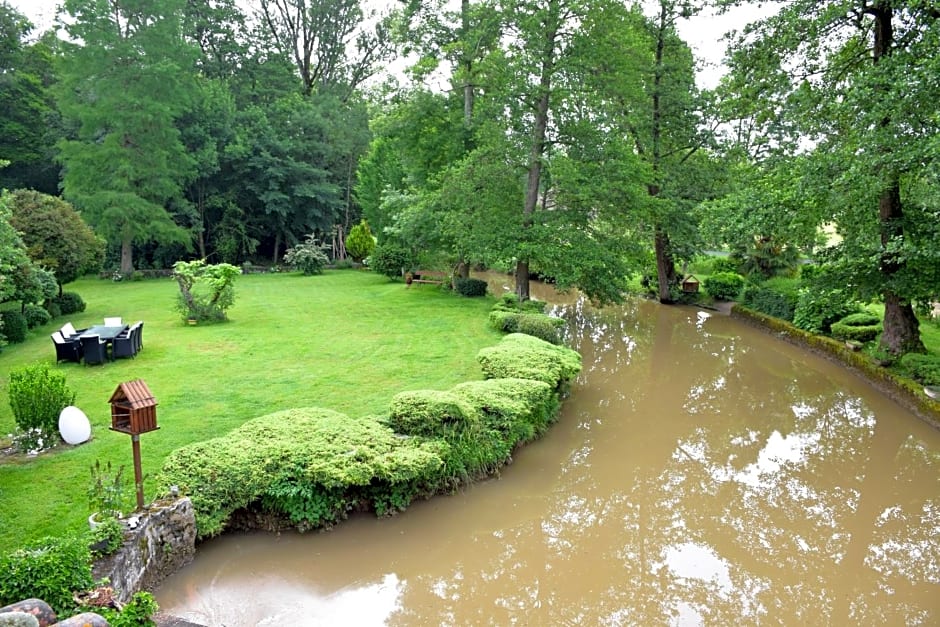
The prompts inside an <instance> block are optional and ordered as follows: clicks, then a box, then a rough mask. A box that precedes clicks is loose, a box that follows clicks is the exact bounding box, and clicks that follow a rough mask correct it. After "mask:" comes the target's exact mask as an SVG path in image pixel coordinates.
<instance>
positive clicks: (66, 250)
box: [0, 189, 104, 294]
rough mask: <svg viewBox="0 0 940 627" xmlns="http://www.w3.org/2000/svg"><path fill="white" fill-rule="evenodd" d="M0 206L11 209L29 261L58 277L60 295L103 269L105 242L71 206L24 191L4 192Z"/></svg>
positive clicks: (14, 225) (49, 197) (42, 195)
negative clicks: (81, 277)
mask: <svg viewBox="0 0 940 627" xmlns="http://www.w3.org/2000/svg"><path fill="white" fill-rule="evenodd" d="M0 202H3V203H4V204H5V205H6V206H7V207H8V208H9V209H10V211H11V215H10V224H11V225H12V226H13V228H15V229H16V230H17V231H19V233H20V235H21V236H22V239H23V243H24V245H25V246H26V252H27V254H28V255H29V257H30V258H31V259H32V260H33V261H34V262H35V263H37V264H39V265H40V266H42V267H44V268H48V269H49V270H51V271H52V272H53V273H54V274H55V280H56V282H57V283H58V286H59V294H61V293H62V286H63V285H64V284H66V283H71V282H72V281H74V280H75V279H77V278H78V277H80V276H82V275H83V274H84V273H86V272H90V271H94V270H96V269H98V267H100V265H101V259H102V255H103V253H104V242H102V241H101V240H100V239H98V237H97V236H96V235H95V233H94V231H92V230H91V228H90V227H89V226H88V225H87V224H85V223H84V222H83V221H82V218H81V216H80V215H79V213H78V212H77V211H75V209H74V208H73V207H72V205H70V204H69V203H67V202H65V201H64V200H62V199H61V198H57V197H55V196H49V195H47V194H43V193H41V192H35V191H30V190H24V189H20V190H16V191H15V192H12V193H10V192H3V199H2V200H0Z"/></svg>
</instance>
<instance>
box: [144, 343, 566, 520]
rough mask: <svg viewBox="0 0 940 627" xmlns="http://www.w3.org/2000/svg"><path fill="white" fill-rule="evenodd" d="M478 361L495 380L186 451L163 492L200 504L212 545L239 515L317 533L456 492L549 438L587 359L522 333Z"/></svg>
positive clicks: (170, 466) (280, 417)
mask: <svg viewBox="0 0 940 627" xmlns="http://www.w3.org/2000/svg"><path fill="white" fill-rule="evenodd" d="M477 359H478V361H479V362H480V365H481V367H482V370H483V374H484V377H485V380H483V381H471V382H467V383H462V384H460V385H457V386H455V387H453V388H451V389H450V390H447V391H435V390H418V391H411V392H402V393H400V394H398V395H397V396H395V397H394V399H393V400H392V402H391V404H390V406H389V409H388V412H387V414H385V415H381V416H365V417H350V416H347V415H344V414H340V413H337V412H334V411H330V410H326V409H319V408H307V409H292V410H287V411H282V412H278V413H275V414H270V415H267V416H262V417H260V418H256V419H254V420H251V421H249V422H246V423H245V424H244V425H242V426H241V427H239V428H237V429H235V430H234V431H232V432H231V433H229V434H228V435H226V436H223V437H219V438H215V439H212V440H209V441H205V442H199V443H195V444H191V445H188V446H185V447H183V448H180V449H177V450H176V451H174V452H173V453H171V454H170V456H169V457H168V458H167V460H166V461H165V463H164V465H163V468H162V470H161V472H160V473H159V477H158V482H159V484H160V485H161V486H162V488H163V489H168V487H169V486H170V485H176V486H179V488H180V489H181V490H182V491H183V493H185V494H187V495H189V496H190V498H191V499H192V502H193V507H194V510H195V514H196V527H197V530H198V533H199V536H200V537H207V536H212V535H215V534H218V533H219V532H221V531H222V530H223V529H225V528H226V526H227V525H229V524H230V523H231V520H232V517H233V515H234V514H235V513H236V512H238V511H243V512H250V513H252V514H260V515H263V516H264V517H265V518H266V519H267V520H268V521H269V522H271V520H272V517H273V521H274V524H275V525H276V526H282V525H289V526H293V527H296V528H299V529H310V528H315V527H322V526H329V525H332V524H334V523H336V522H338V521H340V520H342V519H343V518H345V517H346V515H347V514H348V513H349V512H350V511H352V510H371V511H374V512H375V513H376V514H378V515H383V514H386V513H389V512H392V511H396V510H401V509H404V508H405V507H407V506H408V505H409V504H410V503H411V502H412V501H413V500H415V499H416V498H421V497H426V496H430V495H432V494H435V493H441V492H448V491H451V490H452V489H453V488H454V486H456V485H458V484H460V483H462V482H465V481H468V480H471V479H474V478H477V477H480V476H484V475H486V474H489V473H492V472H493V471H494V470H496V469H497V468H499V467H500V466H501V465H502V464H505V463H507V462H508V461H510V459H511V455H512V451H513V449H514V448H515V447H516V446H517V445H519V444H521V443H523V442H526V441H529V440H531V439H533V438H536V437H538V436H539V435H540V434H541V433H543V432H544V431H545V429H546V428H547V427H548V425H549V424H550V423H551V422H552V421H553V420H554V419H555V417H556V416H557V411H558V408H559V404H560V397H561V395H562V394H563V393H564V392H565V390H566V389H567V386H568V384H569V383H570V382H571V381H572V379H573V378H574V377H575V376H576V375H577V373H578V372H579V371H580V369H581V360H580V356H579V355H578V353H576V352H575V351H573V350H571V349H568V348H565V347H561V346H557V345H555V344H551V343H549V342H546V341H543V340H541V339H538V338H536V337H533V336H530V335H525V334H520V333H515V334H510V335H507V336H505V337H504V338H503V340H502V341H501V342H500V343H499V344H497V345H496V346H492V347H489V348H484V349H483V350H481V351H480V352H479V354H478V356H477Z"/></svg>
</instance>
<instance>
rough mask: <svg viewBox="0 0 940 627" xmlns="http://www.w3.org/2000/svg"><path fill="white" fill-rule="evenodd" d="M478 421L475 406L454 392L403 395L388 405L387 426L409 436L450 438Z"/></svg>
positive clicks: (408, 393) (476, 424)
mask: <svg viewBox="0 0 940 627" xmlns="http://www.w3.org/2000/svg"><path fill="white" fill-rule="evenodd" d="M479 422H480V417H479V415H478V414H477V412H476V411H475V410H474V409H473V407H472V406H471V405H469V404H467V403H466V402H465V401H464V400H463V399H461V398H460V397H459V396H456V395H454V394H452V393H451V392H439V391H436V390H417V391H413V392H401V393H399V394H397V395H396V396H395V397H394V398H393V399H392V403H391V405H390V406H389V415H388V425H389V426H390V427H391V428H392V429H394V430H395V431H397V432H399V433H404V434H406V435H423V436H427V437H432V438H434V437H447V436H449V435H452V434H453V433H454V432H459V431H464V430H467V429H473V428H475V427H477V426H478V424H479Z"/></svg>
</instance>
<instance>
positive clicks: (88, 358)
mask: <svg viewBox="0 0 940 627" xmlns="http://www.w3.org/2000/svg"><path fill="white" fill-rule="evenodd" d="M143 333H144V322H143V320H139V321H137V322H135V323H134V324H132V325H127V324H124V322H123V321H122V320H121V318H105V319H104V324H98V325H94V326H91V327H88V328H87V329H76V328H75V327H73V326H72V323H71V322H67V323H66V324H65V325H63V326H62V328H61V329H59V330H58V331H56V332H55V333H53V334H52V336H51V337H52V343H53V344H55V356H56V363H59V362H60V361H74V362H75V363H80V362H82V361H84V362H85V365H86V366H87V365H91V364H103V363H105V362H106V361H114V360H115V359H117V358H118V357H136V356H137V353H138V352H140V349H141V348H143Z"/></svg>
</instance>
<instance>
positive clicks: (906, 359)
mask: <svg viewBox="0 0 940 627" xmlns="http://www.w3.org/2000/svg"><path fill="white" fill-rule="evenodd" d="M901 367H902V368H904V370H906V371H907V372H909V373H910V375H911V378H912V379H914V380H915V381H917V382H919V383H923V384H924V385H940V356H937V355H923V354H921V353H907V354H906V355H904V356H903V357H901Z"/></svg>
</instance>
